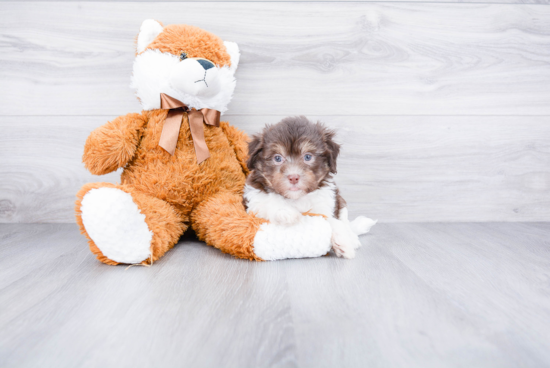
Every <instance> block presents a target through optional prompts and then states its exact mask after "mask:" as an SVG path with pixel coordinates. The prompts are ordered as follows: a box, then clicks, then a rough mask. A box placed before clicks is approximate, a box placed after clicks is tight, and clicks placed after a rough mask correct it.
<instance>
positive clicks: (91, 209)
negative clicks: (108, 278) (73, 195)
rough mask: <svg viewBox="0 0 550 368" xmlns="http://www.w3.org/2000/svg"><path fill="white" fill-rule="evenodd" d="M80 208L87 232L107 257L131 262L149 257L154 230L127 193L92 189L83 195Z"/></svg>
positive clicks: (112, 189) (137, 261)
mask: <svg viewBox="0 0 550 368" xmlns="http://www.w3.org/2000/svg"><path fill="white" fill-rule="evenodd" d="M81 211H82V222H83V224H84V227H85V229H86V232H87V233H88V235H89V236H90V238H91V239H92V240H93V241H94V243H95V245H96V246H97V247H98V248H99V250H101V252H102V253H103V255H104V256H106V257H107V258H109V259H111V260H113V261H115V262H119V263H129V264H132V263H140V262H142V261H144V260H146V259H147V258H149V257H151V240H152V238H153V233H152V232H151V231H150V230H149V227H148V226H147V223H146V222H145V215H144V214H142V213H141V212H140V210H139V208H138V206H137V205H136V204H135V203H134V201H133V199H132V196H131V195H130V194H129V193H126V192H124V191H122V190H120V189H116V188H98V189H92V190H90V191H89V192H88V193H86V195H85V196H84V198H83V199H82V206H81Z"/></svg>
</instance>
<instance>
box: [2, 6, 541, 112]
mask: <svg viewBox="0 0 550 368" xmlns="http://www.w3.org/2000/svg"><path fill="white" fill-rule="evenodd" d="M206 4H208V11H205V3H198V2H194V3H193V2H191V3H188V2H185V3H145V2H136V3H122V2H114V3H109V2H92V3H88V2H38V3H32V2H8V3H5V2H2V3H0V14H1V15H0V20H1V22H0V34H1V36H0V49H2V53H0V79H1V80H2V85H3V88H2V89H1V90H0V101H2V104H0V115H17V116H19V115H111V114H113V115H114V114H123V113H126V112H130V111H135V110H137V109H138V108H139V107H138V103H137V100H136V98H135V97H134V96H133V93H132V91H131V90H130V88H129V87H128V85H129V83H130V76H131V70H132V62H133V59H134V50H133V47H134V38H135V35H136V33H137V31H138V29H139V26H140V24H141V22H142V21H143V20H144V19H147V18H151V17H153V18H156V19H159V20H162V21H163V22H164V23H166V24H171V23H182V22H188V23H192V24H193V25H196V26H199V27H202V28H204V29H207V30H209V31H211V32H214V33H216V34H218V35H220V36H221V37H223V38H224V39H226V40H231V41H235V42H237V43H239V44H240V47H241V51H242V57H241V65H240V67H239V70H238V71H237V80H238V85H237V89H236V91H235V97H234V99H233V101H232V103H231V105H230V108H229V109H230V110H229V111H230V112H231V113H232V114H239V115H243V114H244V115H274V114H275V115H277V114H281V112H282V113H284V114H308V115H331V114H337V115H386V114H387V115H509V114H513V115H550V105H549V104H548V101H549V100H550V89H548V87H547V86H548V85H549V84H550V69H549V68H548V63H549V62H550V53H549V52H548V50H550V7H548V6H546V5H520V4H510V5H506V4H493V5H491V4H434V3H432V4H429V3H354V2H344V3H340V2H326V3H325V2H321V3H317V4H315V5H314V6H312V5H311V3H302V2H280V3H277V2H262V3H239V2H237V3H227V2H221V3H206ZM129 9H131V11H129ZM182 14H184V15H185V16H184V17H183V18H182ZM228 20H230V21H228Z"/></svg>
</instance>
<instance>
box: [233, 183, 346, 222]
mask: <svg viewBox="0 0 550 368" xmlns="http://www.w3.org/2000/svg"><path fill="white" fill-rule="evenodd" d="M244 198H245V199H246V200H247V205H248V212H252V213H254V214H256V216H258V217H262V218H265V219H269V218H270V213H273V212H275V211H277V210H279V209H283V208H292V209H295V210H297V211H298V212H301V213H303V212H308V211H310V212H312V213H317V214H322V215H325V216H327V217H333V216H334V207H335V205H336V194H335V185H334V183H332V182H331V183H328V185H326V186H324V187H322V188H319V189H317V190H315V191H313V192H311V193H308V194H306V195H305V196H303V197H301V198H299V199H288V198H285V197H283V196H281V195H279V194H275V193H265V192H263V191H261V190H258V189H256V188H254V187H251V186H250V185H246V186H245V189H244Z"/></svg>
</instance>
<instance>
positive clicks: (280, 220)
mask: <svg viewBox="0 0 550 368" xmlns="http://www.w3.org/2000/svg"><path fill="white" fill-rule="evenodd" d="M301 218H302V214H301V213H300V212H299V211H298V210H296V209H294V208H281V209H279V210H277V212H275V216H274V217H273V221H272V222H273V223H275V224H277V225H295V224H297V223H299V222H300V219H301Z"/></svg>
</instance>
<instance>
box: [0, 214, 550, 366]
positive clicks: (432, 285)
mask: <svg viewBox="0 0 550 368" xmlns="http://www.w3.org/2000/svg"><path fill="white" fill-rule="evenodd" d="M549 231H550V224H548V223H546V224H543V223H533V224H519V223H516V224H510V223H492V224H480V223H478V224H474V223H470V224H438V223H431V224H406V223H405V224H403V223H402V224H379V225H377V226H376V227H375V228H374V229H373V231H372V233H371V234H369V235H367V236H365V237H363V238H362V241H363V244H364V246H363V248H362V249H361V250H360V251H359V252H358V255H357V258H356V259H354V260H351V261H348V260H343V259H338V258H336V257H334V256H328V257H323V258H317V259H302V260H289V261H279V262H269V263H268V262H264V263H253V262H248V261H241V260H237V259H233V258H231V257H229V256H226V255H224V254H222V253H220V252H219V251H217V250H216V249H213V248H209V247H207V246H205V245H204V244H202V243H200V242H198V241H196V240H194V239H192V238H186V239H182V241H181V242H180V243H179V244H178V245H177V246H176V248H175V249H174V250H173V251H171V252H170V253H169V254H168V255H167V256H166V257H164V258H163V259H162V260H160V261H159V262H157V263H156V264H154V265H153V267H150V268H145V267H131V268H129V269H126V267H122V266H119V267H110V266H105V265H103V264H101V263H99V262H98V261H97V260H96V259H95V258H94V257H93V256H92V254H91V253H90V252H89V251H88V249H87V246H86V244H85V241H84V238H83V237H82V236H81V235H80V234H79V233H78V230H77V227H76V225H72V224H34V225H24V224H3V225H0V239H1V240H0V257H1V259H2V260H3V265H2V267H1V268H0V289H1V291H0V308H1V311H0V366H1V367H54V366H55V367H76V366H79V367H88V366H94V367H125V366H128V367H153V366H156V367H175V366H182V367H183V366H185V367H543V366H549V365H550V241H549V236H548V235H549Z"/></svg>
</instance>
